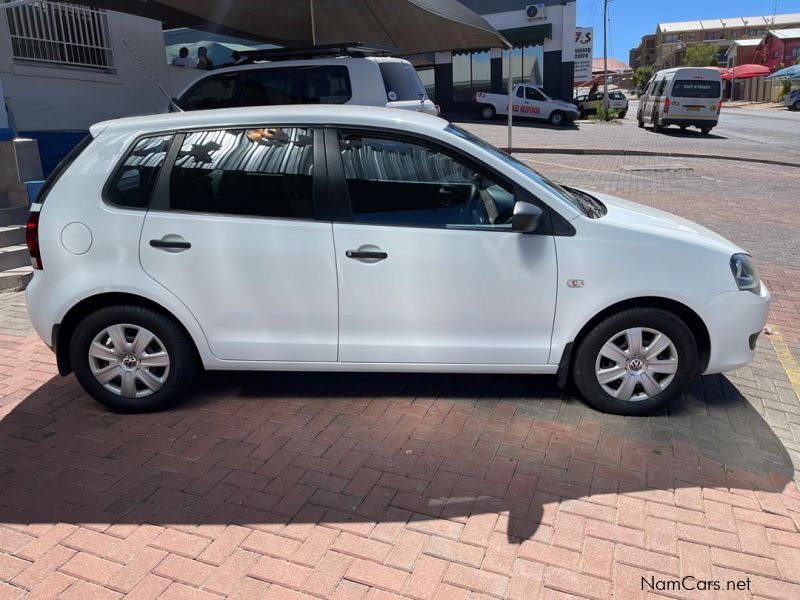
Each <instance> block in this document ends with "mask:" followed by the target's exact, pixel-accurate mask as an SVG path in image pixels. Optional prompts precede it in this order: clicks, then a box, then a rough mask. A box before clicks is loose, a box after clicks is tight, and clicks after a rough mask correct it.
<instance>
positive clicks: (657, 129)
mask: <svg viewBox="0 0 800 600" xmlns="http://www.w3.org/2000/svg"><path fill="white" fill-rule="evenodd" d="M653 132H655V133H661V123H659V122H658V111H657V110H656V111H653Z"/></svg>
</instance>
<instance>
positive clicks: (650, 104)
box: [637, 67, 722, 134]
mask: <svg viewBox="0 0 800 600" xmlns="http://www.w3.org/2000/svg"><path fill="white" fill-rule="evenodd" d="M721 106H722V78H721V76H720V72H719V71H718V70H717V69H712V68H695V67H691V68H690V67H679V68H677V69H666V70H664V71H659V72H658V73H656V74H655V76H653V78H652V79H651V80H650V83H649V84H648V85H647V88H646V89H645V92H644V94H643V95H642V97H641V99H640V100H639V113H638V117H637V119H638V121H639V127H644V125H645V123H650V124H651V125H652V126H653V130H654V131H660V130H661V128H662V127H669V126H670V125H677V126H678V127H680V128H681V129H686V128H687V127H697V128H698V129H699V130H700V131H702V132H703V134H708V133H709V132H710V131H711V130H712V129H713V128H714V127H716V126H717V122H718V121H719V111H720V108H721Z"/></svg>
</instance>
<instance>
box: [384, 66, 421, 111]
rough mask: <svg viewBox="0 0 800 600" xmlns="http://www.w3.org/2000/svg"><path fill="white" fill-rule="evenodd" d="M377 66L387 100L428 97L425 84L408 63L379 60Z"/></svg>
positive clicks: (396, 100) (395, 100)
mask: <svg viewBox="0 0 800 600" xmlns="http://www.w3.org/2000/svg"><path fill="white" fill-rule="evenodd" d="M378 66H379V67H380V70H381V75H382V76H383V85H384V87H385V88H386V99H387V100H389V102H398V101H401V102H402V101H406V100H425V99H426V98H427V97H428V96H427V93H426V92H425V86H423V85H422V82H421V81H420V79H419V75H417V72H416V70H414V67H412V66H411V64H410V63H406V62H380V63H378Z"/></svg>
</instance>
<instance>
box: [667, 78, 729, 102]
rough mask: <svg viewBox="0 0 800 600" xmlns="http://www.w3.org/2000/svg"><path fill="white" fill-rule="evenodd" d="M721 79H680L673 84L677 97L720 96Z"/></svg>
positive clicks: (673, 90)
mask: <svg viewBox="0 0 800 600" xmlns="http://www.w3.org/2000/svg"><path fill="white" fill-rule="evenodd" d="M719 94H720V85H719V81H699V80H698V81H695V80H689V79H679V80H677V81H676V82H675V85H673V86H672V95H673V96H674V97H675V98H719Z"/></svg>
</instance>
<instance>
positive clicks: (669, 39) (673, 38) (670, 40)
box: [664, 33, 681, 44]
mask: <svg viewBox="0 0 800 600" xmlns="http://www.w3.org/2000/svg"><path fill="white" fill-rule="evenodd" d="M680 41H681V36H680V35H678V34H677V33H670V34H668V35H665V36H664V43H665V44H674V43H676V42H680Z"/></svg>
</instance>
